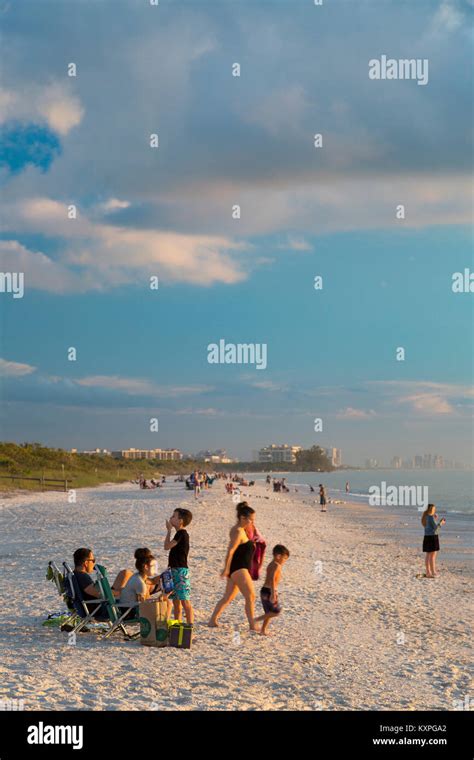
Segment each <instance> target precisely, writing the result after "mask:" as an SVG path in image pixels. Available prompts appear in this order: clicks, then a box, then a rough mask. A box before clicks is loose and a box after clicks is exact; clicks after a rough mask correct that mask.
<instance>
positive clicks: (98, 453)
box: [71, 449, 112, 457]
mask: <svg viewBox="0 0 474 760" xmlns="http://www.w3.org/2000/svg"><path fill="white" fill-rule="evenodd" d="M71 454H89V455H91V454H94V456H102V457H103V456H107V457H110V456H111V455H112V452H111V451H109V450H108V449H92V450H91V451H78V450H77V449H71Z"/></svg>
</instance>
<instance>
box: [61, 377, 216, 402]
mask: <svg viewBox="0 0 474 760" xmlns="http://www.w3.org/2000/svg"><path fill="white" fill-rule="evenodd" d="M75 382H76V383H77V384H78V385H82V386H85V387H87V388H105V389H107V390H118V391H123V392H124V393H129V394H130V395H133V396H152V395H157V396H162V397H170V398H171V397H176V396H184V395H193V394H199V393H206V392H207V391H210V390H212V386H207V385H176V386H159V385H156V384H155V383H154V382H153V381H151V380H146V379H142V378H133V377H132V378H130V377H119V376H118V375H90V376H88V377H83V378H80V379H76V380H75Z"/></svg>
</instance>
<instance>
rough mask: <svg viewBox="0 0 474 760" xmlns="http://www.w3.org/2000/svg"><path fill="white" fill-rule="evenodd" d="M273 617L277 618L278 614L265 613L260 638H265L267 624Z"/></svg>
mask: <svg viewBox="0 0 474 760" xmlns="http://www.w3.org/2000/svg"><path fill="white" fill-rule="evenodd" d="M274 617H278V613H277V612H267V614H266V615H264V620H263V625H262V629H261V631H260V633H261V634H262V636H266V635H267V628H268V624H269V622H270V620H271V619H272V618H274Z"/></svg>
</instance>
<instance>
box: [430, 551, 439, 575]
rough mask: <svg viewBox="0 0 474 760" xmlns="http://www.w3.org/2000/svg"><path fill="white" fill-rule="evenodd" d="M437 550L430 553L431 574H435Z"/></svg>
mask: <svg viewBox="0 0 474 760" xmlns="http://www.w3.org/2000/svg"><path fill="white" fill-rule="evenodd" d="M437 554H438V552H432V553H431V575H433V576H435V575H436V555H437Z"/></svg>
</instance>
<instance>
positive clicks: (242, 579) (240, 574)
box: [232, 568, 258, 631]
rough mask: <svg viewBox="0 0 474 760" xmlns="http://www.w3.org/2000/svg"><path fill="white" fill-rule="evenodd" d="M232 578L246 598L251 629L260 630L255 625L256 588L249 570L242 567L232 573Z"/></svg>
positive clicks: (246, 610) (246, 611)
mask: <svg viewBox="0 0 474 760" xmlns="http://www.w3.org/2000/svg"><path fill="white" fill-rule="evenodd" d="M232 580H233V581H234V583H235V584H236V585H237V587H238V589H239V591H240V593H241V594H242V596H243V597H244V599H245V614H246V615H247V620H248V623H249V627H250V630H251V631H258V628H257V626H256V625H255V589H254V586H253V583H252V578H251V577H250V573H249V571H248V570H245V569H243V568H242V569H241V570H236V571H235V572H234V573H232Z"/></svg>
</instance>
